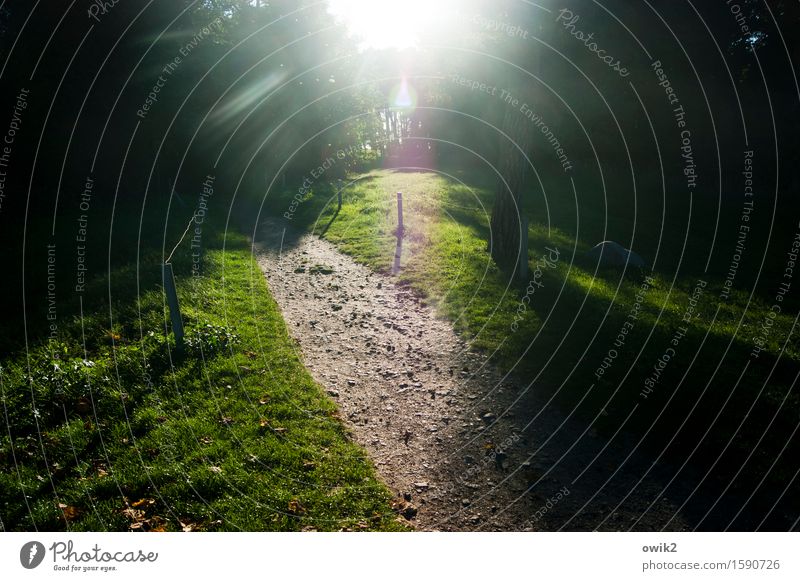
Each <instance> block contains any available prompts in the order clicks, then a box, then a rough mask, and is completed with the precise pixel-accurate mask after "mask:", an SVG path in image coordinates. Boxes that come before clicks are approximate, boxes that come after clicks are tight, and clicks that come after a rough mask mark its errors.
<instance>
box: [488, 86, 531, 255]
mask: <svg viewBox="0 0 800 581" xmlns="http://www.w3.org/2000/svg"><path fill="white" fill-rule="evenodd" d="M517 94H520V95H521V94H522V91H521V90H520V91H519V92H518V93H517ZM520 102H521V101H520ZM528 103H529V104H530V103H531V102H530V101H528ZM501 127H502V130H503V132H504V133H505V134H506V135H507V136H508V138H506V137H503V136H501V138H500V139H501V142H500V147H499V150H500V152H501V153H500V157H499V159H498V161H497V168H498V171H499V172H500V175H501V176H502V178H503V179H499V180H498V184H497V192H496V194H495V201H494V207H493V208H492V219H491V232H490V239H489V250H490V252H491V255H492V259H493V260H494V261H495V263H496V264H497V265H498V266H500V267H501V268H504V269H513V267H514V266H515V265H516V263H517V257H518V256H519V251H520V233H521V219H520V218H521V210H522V206H521V202H522V190H523V188H524V186H525V178H526V175H527V174H528V172H529V171H530V170H529V167H528V161H527V159H525V155H523V153H522V152H525V154H526V155H527V156H528V158H530V157H531V154H530V149H531V147H530V145H531V123H530V121H529V120H528V119H527V118H526V117H525V116H524V115H523V114H522V113H521V112H520V110H519V108H517V107H512V106H511V105H506V110H505V114H504V115H503V122H502V126H501ZM520 150H521V151H520Z"/></svg>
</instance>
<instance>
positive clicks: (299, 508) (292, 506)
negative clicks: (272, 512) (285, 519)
mask: <svg viewBox="0 0 800 581" xmlns="http://www.w3.org/2000/svg"><path fill="white" fill-rule="evenodd" d="M289 512H290V513H292V514H305V512H306V509H305V508H303V505H302V504H300V501H299V500H297V499H296V498H293V499H292V500H290V501H289Z"/></svg>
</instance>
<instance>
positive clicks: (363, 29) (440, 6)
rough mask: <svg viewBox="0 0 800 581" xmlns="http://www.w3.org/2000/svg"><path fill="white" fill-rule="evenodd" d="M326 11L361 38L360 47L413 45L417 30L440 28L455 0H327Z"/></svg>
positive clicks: (452, 12) (452, 13)
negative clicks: (327, 6)
mask: <svg viewBox="0 0 800 581" xmlns="http://www.w3.org/2000/svg"><path fill="white" fill-rule="evenodd" d="M328 4H329V8H328V10H329V12H330V13H331V14H332V15H333V16H334V17H336V19H337V20H339V21H340V22H342V23H344V25H345V26H346V27H347V29H348V30H349V31H350V34H352V35H353V36H355V37H357V38H359V39H360V40H361V48H374V49H388V48H394V49H404V48H410V47H414V46H417V45H418V43H419V41H420V36H421V33H423V32H428V31H435V30H437V29H441V28H444V27H445V25H446V22H447V21H448V20H452V19H453V18H454V17H455V15H456V14H458V9H457V6H456V0H328Z"/></svg>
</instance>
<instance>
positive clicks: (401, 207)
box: [397, 192, 405, 237]
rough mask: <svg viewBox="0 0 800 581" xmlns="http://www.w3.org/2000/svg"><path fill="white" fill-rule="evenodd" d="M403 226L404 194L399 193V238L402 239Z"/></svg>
mask: <svg viewBox="0 0 800 581" xmlns="http://www.w3.org/2000/svg"><path fill="white" fill-rule="evenodd" d="M404 230H405V227H404V226H403V192H397V236H399V237H402V236H403V231H404Z"/></svg>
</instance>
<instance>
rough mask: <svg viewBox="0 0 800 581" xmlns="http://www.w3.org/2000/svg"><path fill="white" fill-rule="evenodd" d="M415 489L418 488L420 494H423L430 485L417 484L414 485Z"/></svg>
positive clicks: (425, 483) (424, 483)
mask: <svg viewBox="0 0 800 581" xmlns="http://www.w3.org/2000/svg"><path fill="white" fill-rule="evenodd" d="M414 488H416V489H417V490H419V491H420V492H423V491H425V490H428V483H427V482H415V483H414Z"/></svg>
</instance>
